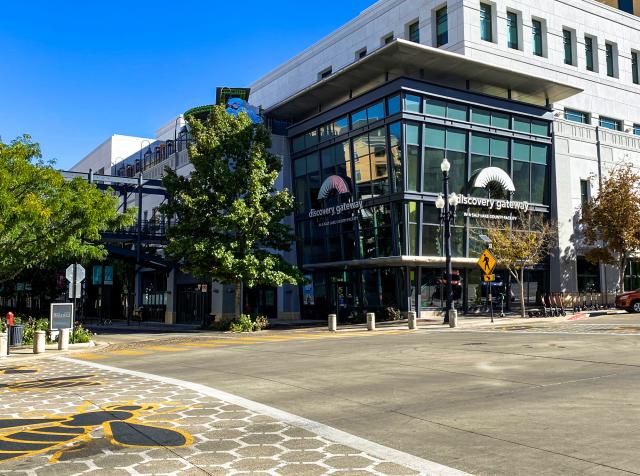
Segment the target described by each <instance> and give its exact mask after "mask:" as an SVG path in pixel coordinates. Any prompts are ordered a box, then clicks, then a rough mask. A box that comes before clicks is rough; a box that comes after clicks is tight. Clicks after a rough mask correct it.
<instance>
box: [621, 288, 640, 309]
mask: <svg viewBox="0 0 640 476" xmlns="http://www.w3.org/2000/svg"><path fill="white" fill-rule="evenodd" d="M616 308H618V309H624V310H625V311H627V312H640V289H636V290H635V291H628V292H626V293H622V294H618V295H617V296H616Z"/></svg>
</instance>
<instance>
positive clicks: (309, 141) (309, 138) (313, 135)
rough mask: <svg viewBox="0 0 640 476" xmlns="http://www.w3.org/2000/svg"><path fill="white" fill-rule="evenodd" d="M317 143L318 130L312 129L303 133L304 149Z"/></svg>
mask: <svg viewBox="0 0 640 476" xmlns="http://www.w3.org/2000/svg"><path fill="white" fill-rule="evenodd" d="M317 143H318V131H317V130H316V129H313V130H312V131H309V132H307V133H306V134H305V135H304V147H305V149H307V148H309V147H313V146H314V145H316V144H317Z"/></svg>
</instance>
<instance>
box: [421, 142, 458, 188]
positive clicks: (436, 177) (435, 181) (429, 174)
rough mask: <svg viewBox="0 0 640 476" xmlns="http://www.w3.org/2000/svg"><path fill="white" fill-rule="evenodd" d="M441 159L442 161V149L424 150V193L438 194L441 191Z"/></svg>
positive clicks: (427, 148)
mask: <svg viewBox="0 0 640 476" xmlns="http://www.w3.org/2000/svg"><path fill="white" fill-rule="evenodd" d="M442 159H444V150H443V149H432V148H429V147H426V148H425V150H424V168H423V175H424V191H425V192H440V191H441V190H442V171H441V170H440V164H441V163H442ZM449 161H451V159H449ZM452 168H453V167H452Z"/></svg>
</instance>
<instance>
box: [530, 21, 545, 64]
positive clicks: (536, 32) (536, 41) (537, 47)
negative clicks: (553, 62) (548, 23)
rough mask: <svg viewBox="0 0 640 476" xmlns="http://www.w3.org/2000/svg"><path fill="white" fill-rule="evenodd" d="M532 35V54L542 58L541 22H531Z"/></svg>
mask: <svg viewBox="0 0 640 476" xmlns="http://www.w3.org/2000/svg"><path fill="white" fill-rule="evenodd" d="M531 25H532V34H533V54H534V55H536V56H542V55H543V54H544V53H543V51H542V22H541V21H540V20H531Z"/></svg>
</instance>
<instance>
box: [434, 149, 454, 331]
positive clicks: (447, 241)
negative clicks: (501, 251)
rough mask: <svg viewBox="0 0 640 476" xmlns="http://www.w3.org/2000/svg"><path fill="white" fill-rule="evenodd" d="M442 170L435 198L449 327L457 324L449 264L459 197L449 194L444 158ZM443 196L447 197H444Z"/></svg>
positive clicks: (445, 320)
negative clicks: (440, 227)
mask: <svg viewBox="0 0 640 476" xmlns="http://www.w3.org/2000/svg"><path fill="white" fill-rule="evenodd" d="M440 170H442V187H443V193H442V194H440V195H438V198H437V199H436V208H437V209H438V210H440V222H441V223H444V252H445V258H446V264H447V308H446V314H445V318H444V322H443V324H447V323H448V324H449V327H457V326H458V312H457V311H456V309H455V305H454V302H453V301H454V300H453V285H452V277H453V276H452V275H453V269H452V265H451V224H452V223H453V221H454V220H455V218H456V207H457V206H458V203H459V199H458V195H456V194H455V193H451V194H449V170H451V163H450V162H449V161H448V160H447V159H446V158H445V159H444V160H443V161H442V164H440ZM445 197H447V198H446V199H445Z"/></svg>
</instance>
